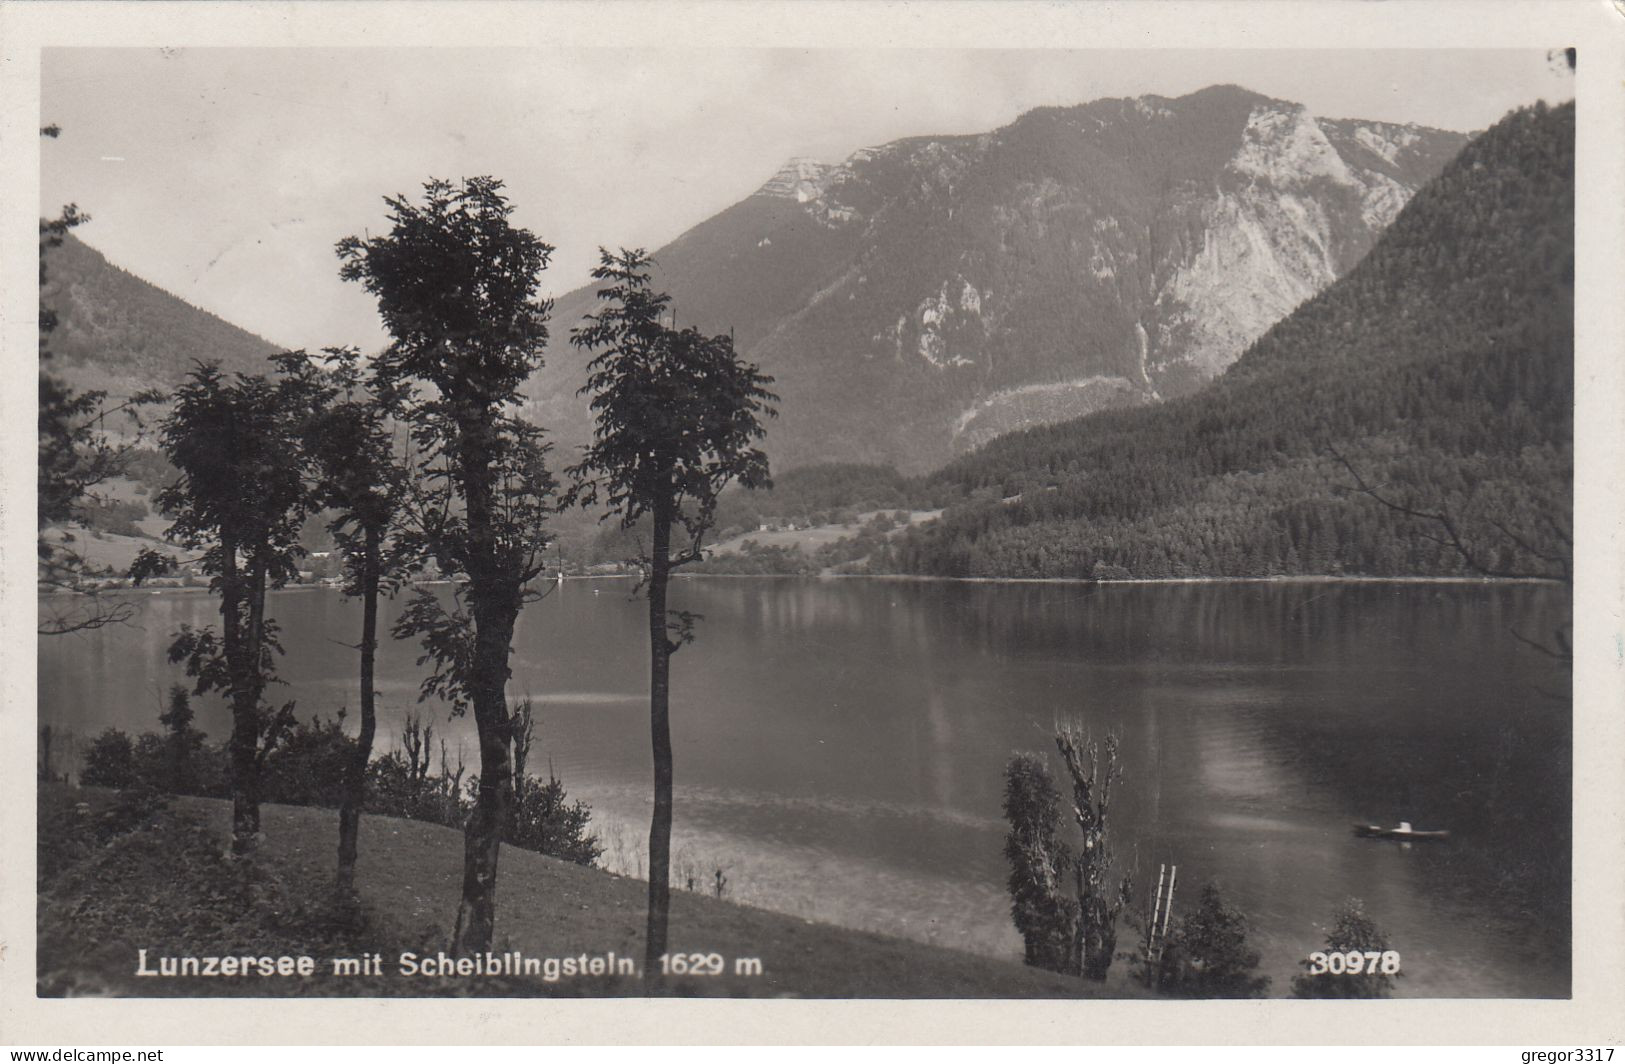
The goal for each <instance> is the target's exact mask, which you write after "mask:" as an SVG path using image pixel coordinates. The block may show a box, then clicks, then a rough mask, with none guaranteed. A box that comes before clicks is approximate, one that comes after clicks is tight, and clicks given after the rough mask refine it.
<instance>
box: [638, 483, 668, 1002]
mask: <svg viewBox="0 0 1625 1064" xmlns="http://www.w3.org/2000/svg"><path fill="white" fill-rule="evenodd" d="M671 521H672V515H671V501H670V500H669V499H667V498H661V499H657V500H656V501H655V506H654V556H653V559H652V561H651V567H650V574H649V739H650V746H651V750H652V752H653V754H654V783H655V795H654V799H655V800H654V816H653V818H652V819H651V820H650V822H649V928H648V934H647V938H646V947H645V950H644V961H643V978H644V983H645V985H646V986H648V987H649V988H650V989H651V990H654V989H658V988H659V987H660V986H661V982H662V980H661V969H660V958H661V957H662V956H663V955H664V954H665V953H666V927H667V917H668V915H669V913H670V911H671V815H672V800H671V783H672V765H671V715H670V697H671V639H670V636H669V635H668V633H667V630H666V584H667V581H668V580H669V579H670V576H671Z"/></svg>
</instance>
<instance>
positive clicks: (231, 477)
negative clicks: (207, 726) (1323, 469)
mask: <svg viewBox="0 0 1625 1064" xmlns="http://www.w3.org/2000/svg"><path fill="white" fill-rule="evenodd" d="M308 398H309V397H308V394H307V393H306V391H305V390H304V389H303V388H302V387H301V386H299V385H297V384H296V383H292V382H288V381H286V380H284V381H282V382H280V383H273V382H272V381H270V380H268V379H266V378H265V377H262V376H257V375H256V376H251V375H247V374H238V375H237V376H236V377H235V378H228V377H226V375H225V374H223V373H222V372H221V371H220V367H219V366H217V365H214V364H199V365H198V367H197V368H196V369H194V370H193V371H192V373H191V374H190V376H189V377H188V378H187V381H186V383H185V384H183V385H182V386H181V388H180V390H179V391H178V392H177V393H176V395H175V402H174V407H173V409H172V411H171V412H170V414H169V416H168V417H167V418H166V419H165V421H164V424H163V432H162V440H163V446H164V451H165V453H166V454H167V455H168V456H169V460H170V462H171V463H173V464H174V466H175V468H176V469H177V470H178V471H179V473H180V477H179V478H178V479H177V480H176V481H175V483H174V484H173V485H171V486H170V487H168V488H166V489H164V490H163V491H162V492H161V493H160V494H159V495H158V500H157V501H158V505H159V508H160V509H161V510H162V512H163V513H165V514H166V515H168V516H169V517H170V518H172V521H173V523H172V524H171V525H170V528H169V531H168V536H169V538H170V539H171V540H173V541H175V542H178V543H180V544H181V545H182V546H185V547H188V548H191V549H194V550H196V549H201V550H203V551H204V554H203V556H202V565H203V568H204V569H205V571H207V572H208V573H209V574H210V582H209V586H210V588H211V590H213V591H214V593H215V594H217V595H219V596H220V630H219V632H218V633H217V632H216V631H215V629H214V628H213V626H208V627H204V628H193V627H191V626H190V625H182V626H181V629H180V631H179V632H178V633H177V635H176V638H175V641H174V643H173V644H172V645H171V647H170V649H169V659H170V661H172V662H177V663H184V664H185V666H186V672H187V675H188V676H191V677H193V678H194V679H195V680H196V688H195V691H196V693H197V694H205V693H207V692H209V691H211V690H219V691H221V692H223V693H224V694H225V695H226V696H227V697H228V698H229V699H230V701H231V714H232V726H231V743H230V748H231V798H232V850H233V852H236V853H246V852H249V851H251V850H252V849H253V848H254V847H255V845H256V843H257V840H258V836H259V831H260V806H259V779H260V769H261V767H262V766H263V765H264V763H265V758H266V756H267V755H269V754H270V752H271V751H272V750H273V749H275V747H276V744H277V742H278V740H279V738H280V737H281V735H282V733H283V732H284V731H285V730H286V729H287V728H288V727H289V726H290V725H291V724H292V723H293V703H292V702H289V703H286V704H285V705H283V706H282V707H280V708H277V709H273V708H272V707H271V706H269V705H268V704H267V703H266V701H265V692H266V689H267V687H268V686H269V685H270V684H271V683H272V682H273V681H274V680H275V676H276V669H275V658H276V655H278V654H280V653H281V650H282V648H281V644H280V642H279V640H278V631H277V624H276V621H275V620H274V619H272V618H270V617H267V616H266V614H265V606H266V602H265V600H266V592H267V591H269V590H271V589H272V588H276V587H280V586H282V585H283V584H284V583H286V582H287V581H288V579H289V578H291V577H292V576H294V575H295V572H296V564H297V560H298V557H299V555H300V554H301V553H303V552H302V549H301V548H300V546H299V529H300V527H301V525H302V524H303V523H304V519H305V517H306V515H307V514H308V513H309V511H310V507H311V504H312V499H311V496H310V493H309V491H308V490H307V486H306V482H305V460H306V459H305V451H304V448H303V446H302V439H301V427H302V426H303V424H304V422H305V421H306V419H307V418H308V406H307V402H308Z"/></svg>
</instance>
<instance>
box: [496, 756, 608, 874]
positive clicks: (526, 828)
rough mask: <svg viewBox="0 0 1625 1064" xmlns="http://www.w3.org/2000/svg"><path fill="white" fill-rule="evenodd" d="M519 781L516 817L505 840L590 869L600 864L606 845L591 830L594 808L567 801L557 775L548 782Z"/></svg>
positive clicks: (581, 803)
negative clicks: (590, 822) (599, 859)
mask: <svg viewBox="0 0 1625 1064" xmlns="http://www.w3.org/2000/svg"><path fill="white" fill-rule="evenodd" d="M515 782H516V784H517V785H516V787H515V792H516V793H515V794H514V801H513V806H512V809H513V819H512V820H511V822H510V824H509V828H508V835H507V838H506V840H505V841H506V842H508V844H509V845H512V846H518V847H519V848H520V849H524V850H535V851H536V852H538V853H545V854H547V855H548V856H550V857H559V858H562V859H564V860H566V861H573V862H575V863H576V864H579V865H586V866H587V867H589V868H590V867H592V866H593V865H595V864H597V863H598V858H599V856H600V855H601V854H603V852H604V847H603V846H602V845H601V844H600V843H599V841H598V836H596V835H593V834H591V833H589V832H588V831H587V824H588V821H589V820H590V819H591V816H592V811H591V809H589V808H588V806H587V803H586V802H579V801H578V802H567V801H566V800H565V793H564V784H562V783H560V782H559V781H558V779H557V778H556V777H549V778H548V781H547V782H546V783H542V782H541V781H540V780H537V779H532V778H529V777H527V778H525V779H524V780H523V781H515Z"/></svg>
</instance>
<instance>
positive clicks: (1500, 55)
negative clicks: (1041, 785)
mask: <svg viewBox="0 0 1625 1064" xmlns="http://www.w3.org/2000/svg"><path fill="white" fill-rule="evenodd" d="M42 78H43V84H42V86H41V120H42V121H43V122H47V123H52V122H54V123H56V124H58V125H60V126H61V127H62V129H63V134H62V136H61V138H60V139H59V140H56V141H45V142H43V144H42V147H41V151H42V157H43V161H42V192H41V200H42V202H41V205H40V209H41V212H42V213H44V214H50V215H54V214H55V213H56V211H57V209H58V208H59V207H60V206H61V205H62V204H63V203H67V202H76V203H77V204H79V206H80V207H81V208H82V209H84V210H86V211H89V212H90V214H91V215H92V216H93V220H92V222H91V223H90V224H88V225H87V226H85V227H84V228H83V229H81V230H80V235H82V236H83V237H84V239H85V240H86V241H87V242H88V243H90V244H92V245H93V246H95V247H96V248H98V249H100V250H101V251H103V252H104V253H105V254H106V255H107V256H108V258H109V259H111V260H112V261H113V262H115V263H117V264H118V265H120V266H123V267H125V268H126V269H129V270H131V271H132V272H134V273H137V274H139V275H141V276H142V277H145V278H147V279H148V280H150V281H153V282H154V283H156V284H159V285H161V286H163V287H165V288H167V289H169V290H170V291H172V292H174V293H176V294H177V295H180V296H182V297H183V298H185V299H187V300H189V301H190V302H192V303H194V304H196V305H197V306H200V307H204V308H205V309H208V310H211V311H213V312H215V313H217V314H219V315H221V316H222V317H224V318H226V319H227V320H229V321H231V322H234V323H236V324H238V325H241V326H243V327H245V328H247V329H250V330H252V331H254V332H257V333H259V334H260V335H262V336H264V337H265V338H267V339H269V340H272V341H273V342H275V343H278V344H286V345H289V346H296V347H299V346H302V347H311V348H315V347H321V346H326V345H334V344H346V343H355V344H360V345H362V346H363V347H368V348H370V347H373V346H375V345H377V344H379V343H380V342H382V333H381V331H380V330H379V328H378V325H377V319H376V315H375V314H374V312H373V307H372V303H371V301H370V300H369V298H368V297H367V295H366V294H365V293H364V292H363V291H362V290H361V289H360V287H359V286H357V285H353V284H345V283H343V282H341V281H339V280H338V276H337V260H336V259H335V257H334V254H333V245H334V243H335V242H336V241H338V240H339V239H340V238H341V237H344V236H346V235H349V234H352V233H362V232H364V231H367V230H369V229H370V230H371V231H372V232H374V233H377V232H380V231H382V230H383V229H384V228H385V226H386V223H385V220H384V216H383V205H382V197H383V196H384V195H385V194H394V193H402V192H405V193H415V192H416V190H417V189H418V187H419V186H420V185H421V183H422V182H423V180H424V179H426V178H428V177H430V176H443V177H451V178H456V177H461V176H465V175H473V174H494V175H496V176H498V177H500V178H502V179H503V180H504V181H506V182H507V185H508V189H509V192H510V193H511V197H512V200H513V202H514V204H515V205H516V207H517V212H516V218H517V221H518V222H519V224H522V225H524V226H526V227H528V228H530V229H532V230H533V231H535V232H536V233H537V234H538V235H539V236H541V237H542V238H543V239H544V240H547V241H548V242H549V243H552V244H554V245H556V246H557V248H558V251H557V253H556V254H555V256H554V262H553V267H552V268H551V269H550V270H549V271H548V275H547V281H546V287H547V288H549V289H550V290H552V291H554V292H564V291H567V290H569V289H572V288H575V287H577V286H579V285H581V284H584V283H586V282H587V281H588V277H587V271H588V270H589V269H590V268H591V266H592V264H593V262H594V261H595V259H596V249H597V247H598V245H600V244H604V245H609V246H617V245H626V246H635V245H642V246H647V247H649V248H651V249H652V248H655V247H658V246H660V245H661V244H664V243H666V242H667V241H669V240H671V239H672V238H674V237H676V236H677V235H679V234H680V233H682V232H683V231H684V230H685V229H687V228H689V227H690V226H692V225H694V224H695V223H697V222H699V221H702V220H703V219H705V218H706V217H708V216H710V215H711V214H714V213H716V212H717V211H719V210H721V209H722V208H724V207H726V206H728V205H729V204H731V203H734V202H736V201H737V200H739V199H741V198H743V197H744V196H747V195H749V194H750V193H751V192H752V191H754V190H755V189H756V188H757V187H758V186H759V185H760V184H761V183H762V182H763V181H765V180H766V179H767V178H768V177H769V176H771V175H772V173H773V171H774V170H775V169H777V168H778V166H779V164H780V163H782V162H783V161H784V160H785V159H787V158H789V157H791V156H794V155H804V156H811V157H813V158H818V159H822V160H825V161H830V162H834V161H838V160H840V159H842V158H844V157H845V156H846V155H848V154H849V153H850V152H852V151H853V150H854V149H856V148H859V147H863V146H866V145H872V144H879V143H883V142H885V141H887V140H891V139H894V138H897V137H901V136H910V135H915V134H928V133H970V132H982V131H985V130H989V129H993V128H995V127H997V126H999V125H1002V124H1004V123H1006V122H1009V121H1010V120H1012V119H1013V118H1015V117H1016V116H1017V115H1019V114H1020V113H1022V112H1023V111H1026V110H1028V109H1030V108H1032V107H1036V106H1039V105H1043V104H1073V103H1082V102H1084V101H1087V100H1092V99H1097V98H1099V97H1102V96H1137V95H1141V94H1145V93H1156V94H1160V95H1164V96H1179V95H1183V94H1184V93H1187V92H1191V91H1194V90H1196V89H1199V88H1203V87H1205V86H1207V85H1212V84H1217V83H1223V82H1233V83H1236V84H1240V85H1244V86H1246V87H1248V88H1251V89H1253V90H1255V91H1258V92H1262V93H1265V94H1268V95H1271V96H1277V97H1280V98H1283V99H1288V100H1294V101H1297V102H1300V103H1303V104H1305V105H1307V106H1308V107H1309V109H1310V111H1311V112H1313V113H1315V114H1317V115H1322V116H1326V117H1335V118H1368V119H1382V120H1385V121H1394V122H1418V123H1421V124H1424V125H1433V126H1440V127H1444V128H1448V129H1457V130H1474V129H1482V128H1484V127H1485V126H1487V125H1489V124H1490V123H1492V122H1494V121H1495V120H1496V119H1497V118H1499V117H1500V116H1501V115H1502V114H1504V113H1505V112H1506V111H1507V110H1508V109H1510V108H1512V107H1516V106H1519V105H1522V104H1526V103H1530V102H1532V101H1534V100H1535V99H1537V98H1541V97H1544V98H1546V99H1548V100H1552V101H1556V100H1559V99H1564V98H1567V97H1568V96H1569V95H1571V94H1572V91H1573V90H1572V80H1570V78H1569V77H1568V76H1567V74H1566V73H1558V72H1557V71H1555V70H1554V68H1553V66H1552V64H1551V63H1550V62H1549V61H1548V59H1547V55H1546V53H1545V51H1544V50H1539V49H1534V50H1530V51H1527V52H1524V51H1519V52H1507V51H1418V50H1409V51H1397V50H1396V51H1384V52H1353V51H1342V52H1339V51H1314V52H1310V51H1254V52H1245V51H1205V52H1199V51H1147V52H1130V51H1109V52H1107V51H1094V52H1091V51H1023V52H1016V51H993V50H955V51H947V50H941V49H934V50H926V49H917V50H852V51H845V50H841V51H837V50H815V51H805V50H788V49H728V50H721V49H719V50H697V49H693V48H684V49H671V50H608V49H577V50H553V51H531V50H520V49H487V50H480V51H467V50H453V49H367V50H363V49H349V50H314V49H270V48H256V49H183V50H164V51H157V50H137V49H92V48H76V49H52V50H47V51H46V52H45V54H44V62H43V75H42Z"/></svg>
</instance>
